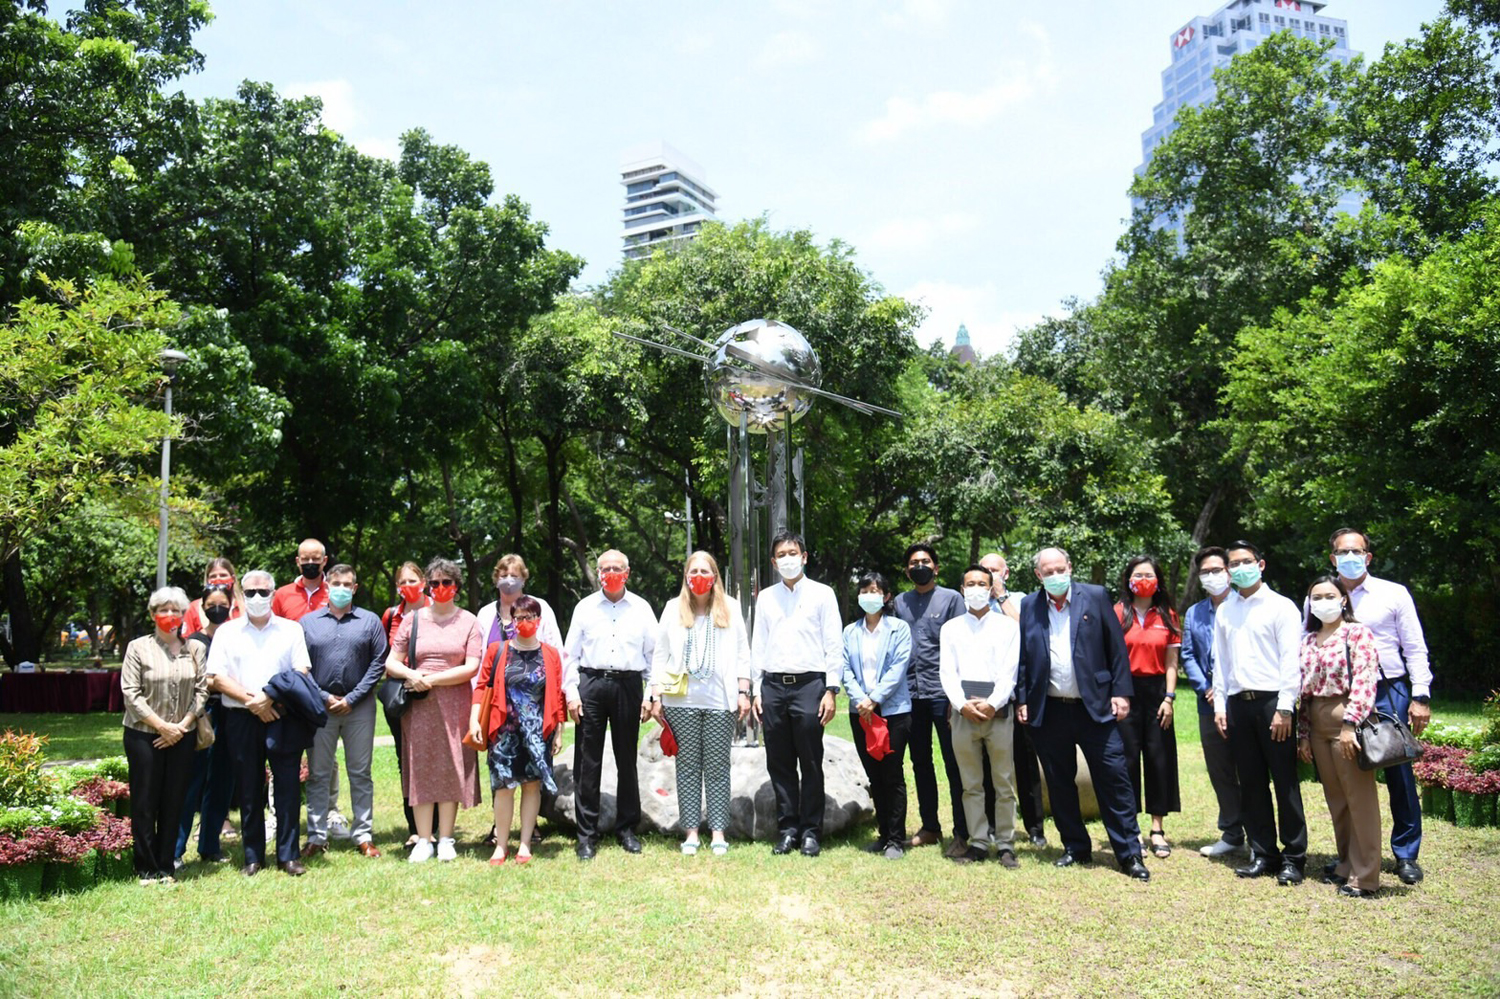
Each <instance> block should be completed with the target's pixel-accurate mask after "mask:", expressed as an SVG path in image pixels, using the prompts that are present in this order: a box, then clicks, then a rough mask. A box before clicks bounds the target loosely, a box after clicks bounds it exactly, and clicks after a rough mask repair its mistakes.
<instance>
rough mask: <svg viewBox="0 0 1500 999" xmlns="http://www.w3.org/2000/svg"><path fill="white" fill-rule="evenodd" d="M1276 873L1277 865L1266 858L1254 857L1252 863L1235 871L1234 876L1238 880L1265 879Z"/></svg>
mask: <svg viewBox="0 0 1500 999" xmlns="http://www.w3.org/2000/svg"><path fill="white" fill-rule="evenodd" d="M1275 873H1276V865H1275V864H1272V863H1271V862H1270V861H1269V860H1267V859H1266V858H1265V857H1252V858H1250V863H1248V864H1246V865H1245V866H1244V867H1236V868H1235V869H1234V875H1235V877H1237V878H1265V877H1270V876H1271V875H1272V874H1275Z"/></svg>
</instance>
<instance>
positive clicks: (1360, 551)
mask: <svg viewBox="0 0 1500 999" xmlns="http://www.w3.org/2000/svg"><path fill="white" fill-rule="evenodd" d="M1333 553H1334V554H1335V555H1368V554H1369V552H1368V551H1367V550H1366V549H1364V548H1335V549H1334V550H1333Z"/></svg>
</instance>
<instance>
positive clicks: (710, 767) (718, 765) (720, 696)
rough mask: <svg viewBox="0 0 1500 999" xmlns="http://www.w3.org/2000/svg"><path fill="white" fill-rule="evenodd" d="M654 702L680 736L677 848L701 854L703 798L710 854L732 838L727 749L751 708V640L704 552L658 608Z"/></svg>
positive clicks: (690, 561)
mask: <svg viewBox="0 0 1500 999" xmlns="http://www.w3.org/2000/svg"><path fill="white" fill-rule="evenodd" d="M651 701H652V704H651V707H652V713H653V715H654V717H655V718H656V720H657V721H658V722H661V723H663V724H664V725H665V726H666V727H668V728H670V729H671V730H672V735H673V737H674V738H675V739H676V740H677V807H678V824H679V825H681V826H682V829H683V832H684V833H685V834H686V836H685V838H684V840H683V843H682V852H683V853H684V854H686V855H689V856H691V855H692V854H695V853H697V852H698V827H699V826H700V825H701V824H702V803H703V800H704V797H705V792H706V796H707V799H708V828H709V832H710V833H711V835H712V837H713V852H714V853H715V854H717V855H720V856H722V855H723V854H724V853H725V852H726V851H727V850H728V849H729V843H728V842H727V841H726V840H725V838H724V833H725V830H727V829H728V828H729V800H730V787H729V747H730V744H731V742H732V741H733V739H734V722H735V715H736V713H738V715H739V717H741V718H743V717H744V716H745V715H746V714H747V713H749V711H750V641H749V637H748V636H747V634H746V632H745V619H744V617H743V615H742V614H741V613H740V607H739V603H738V602H737V601H735V600H733V599H731V598H730V596H729V595H728V594H727V593H725V592H724V581H723V579H722V578H721V577H720V575H719V564H718V563H717V562H715V561H714V557H713V556H712V555H710V554H709V553H708V552H704V551H697V552H693V554H691V555H689V556H688V559H687V562H686V564H684V565H683V568H682V589H681V591H680V592H679V593H678V595H677V596H676V597H673V598H672V599H671V600H669V601H667V606H666V607H665V608H664V609H663V610H662V612H661V624H660V627H659V629H658V632H657V637H656V651H655V653H654V654H653V655H652V659H651Z"/></svg>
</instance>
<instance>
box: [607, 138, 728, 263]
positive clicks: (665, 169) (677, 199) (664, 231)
mask: <svg viewBox="0 0 1500 999" xmlns="http://www.w3.org/2000/svg"><path fill="white" fill-rule="evenodd" d="M620 183H621V184H623V185H624V186H625V215H624V220H625V237H624V240H625V256H626V257H631V258H633V257H648V256H650V255H651V253H652V251H654V250H655V249H656V248H657V247H659V246H665V245H670V244H672V243H676V242H678V241H680V240H684V239H691V238H692V237H693V234H694V233H696V232H697V231H698V230H699V229H701V228H702V227H703V223H704V222H707V221H710V220H712V219H713V218H714V217H715V216H714V212H715V206H714V201H715V199H716V198H717V197H718V195H716V194H714V192H713V189H712V188H710V187H709V186H708V184H707V182H705V181H704V179H703V168H702V167H700V166H699V165H698V164H697V163H694V162H693V161H692V160H691V159H689V158H688V157H687V156H685V155H684V154H683V153H682V152H680V151H679V150H676V149H673V148H672V147H671V146H669V145H667V144H666V143H665V142H653V143H650V144H648V145H644V146H638V147H636V148H635V149H632V150H629V151H628V152H626V153H625V155H624V157H623V158H622V162H621V166H620Z"/></svg>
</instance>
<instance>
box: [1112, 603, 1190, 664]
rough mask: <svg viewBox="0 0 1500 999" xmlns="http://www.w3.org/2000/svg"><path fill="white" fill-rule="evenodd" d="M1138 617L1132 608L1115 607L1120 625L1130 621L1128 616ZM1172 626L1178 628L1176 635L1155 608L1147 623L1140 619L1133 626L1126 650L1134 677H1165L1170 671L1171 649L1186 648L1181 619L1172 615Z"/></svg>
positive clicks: (1126, 639) (1123, 605) (1131, 626)
mask: <svg viewBox="0 0 1500 999" xmlns="http://www.w3.org/2000/svg"><path fill="white" fill-rule="evenodd" d="M1133 614H1135V609H1134V608H1133V607H1131V606H1130V605H1129V604H1115V616H1116V617H1118V618H1119V619H1120V624H1122V625H1123V624H1124V623H1125V621H1126V620H1127V617H1126V615H1133ZM1172 626H1173V627H1174V628H1177V631H1176V632H1173V631H1170V630H1168V628H1167V625H1166V623H1165V622H1164V621H1162V619H1161V614H1159V613H1158V612H1157V610H1156V608H1155V607H1151V608H1149V609H1148V610H1147V611H1146V618H1145V621H1142V620H1141V619H1139V618H1137V619H1136V620H1135V621H1133V622H1132V623H1131V625H1130V630H1129V631H1127V632H1125V650H1126V651H1127V652H1128V653H1130V673H1131V675H1132V676H1161V675H1162V674H1164V673H1166V671H1167V648H1168V647H1169V646H1173V645H1181V644H1182V629H1181V627H1180V626H1179V625H1178V624H1177V615H1176V614H1175V613H1173V614H1172Z"/></svg>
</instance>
